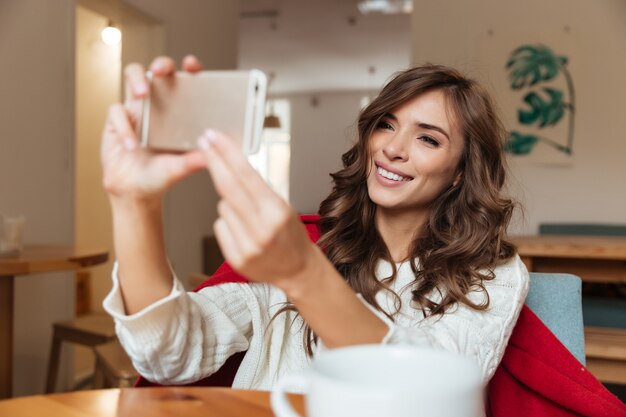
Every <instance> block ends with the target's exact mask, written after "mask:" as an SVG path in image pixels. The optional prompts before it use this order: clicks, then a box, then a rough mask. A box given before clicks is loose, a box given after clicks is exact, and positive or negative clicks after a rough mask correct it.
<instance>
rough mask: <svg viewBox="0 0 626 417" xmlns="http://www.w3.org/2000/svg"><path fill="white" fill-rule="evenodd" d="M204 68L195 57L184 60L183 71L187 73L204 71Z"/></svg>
mask: <svg viewBox="0 0 626 417" xmlns="http://www.w3.org/2000/svg"><path fill="white" fill-rule="evenodd" d="M203 69H204V66H203V65H202V63H201V62H200V60H199V59H198V58H196V56H195V55H187V56H185V57H184V58H183V70H185V71H187V72H198V71H202V70H203Z"/></svg>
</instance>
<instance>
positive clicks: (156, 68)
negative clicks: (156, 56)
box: [152, 61, 165, 72]
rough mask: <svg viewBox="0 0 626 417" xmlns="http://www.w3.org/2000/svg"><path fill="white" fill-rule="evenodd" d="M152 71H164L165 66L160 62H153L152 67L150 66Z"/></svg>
mask: <svg viewBox="0 0 626 417" xmlns="http://www.w3.org/2000/svg"><path fill="white" fill-rule="evenodd" d="M152 71H156V72H161V71H165V64H164V63H163V62H161V61H158V62H155V63H154V65H152Z"/></svg>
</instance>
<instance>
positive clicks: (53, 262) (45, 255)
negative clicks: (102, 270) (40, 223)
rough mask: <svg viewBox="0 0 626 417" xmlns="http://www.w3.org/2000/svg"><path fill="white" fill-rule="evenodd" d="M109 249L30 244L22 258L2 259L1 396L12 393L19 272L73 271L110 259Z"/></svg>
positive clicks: (0, 273)
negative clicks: (16, 280) (15, 307)
mask: <svg viewBox="0 0 626 417" xmlns="http://www.w3.org/2000/svg"><path fill="white" fill-rule="evenodd" d="M108 259H109V254H108V253H107V252H106V251H98V250H93V251H90V250H82V249H77V248H73V247H68V246H50V245H48V246H43V245H41V246H26V247H25V248H24V250H23V252H22V254H21V255H20V257H19V258H0V399H2V398H8V397H10V396H11V383H12V378H13V288H14V282H15V278H16V277H17V276H19V275H26V274H35V273H40V272H58V271H73V270H77V269H80V268H85V267H88V266H92V265H98V264H101V263H104V262H106V261H107V260H108Z"/></svg>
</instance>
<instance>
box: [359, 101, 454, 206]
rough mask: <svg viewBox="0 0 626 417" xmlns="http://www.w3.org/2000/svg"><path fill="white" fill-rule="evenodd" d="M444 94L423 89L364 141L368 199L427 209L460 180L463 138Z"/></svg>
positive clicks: (386, 116) (378, 202)
mask: <svg viewBox="0 0 626 417" xmlns="http://www.w3.org/2000/svg"><path fill="white" fill-rule="evenodd" d="M452 117H453V116H452V114H449V112H448V111H447V108H446V101H445V97H444V95H443V93H442V92H441V91H438V90H434V91H429V92H426V93H424V94H422V95H420V96H418V97H416V98H414V99H412V100H410V101H408V102H406V103H404V104H402V105H400V106H399V107H397V108H395V109H393V110H392V111H391V112H390V113H388V114H387V115H385V117H383V119H382V120H381V122H380V123H379V125H378V126H377V127H376V129H375V131H374V133H373V134H372V136H371V137H370V139H369V142H368V151H369V155H370V164H371V167H370V168H371V170H370V174H369V176H368V178H367V190H368V193H369V197H370V199H371V200H372V201H373V202H374V203H375V204H376V205H377V206H378V207H380V208H385V209H390V210H402V211H406V210H415V211H416V212H420V211H424V210H428V206H429V205H430V203H431V202H432V201H433V200H435V199H436V198H437V197H438V196H439V195H440V194H441V193H442V192H443V191H444V190H446V189H447V188H449V187H450V186H452V185H456V183H457V182H458V181H459V180H460V177H461V174H460V173H459V172H458V171H457V167H458V165H459V160H460V159H461V153H462V151H463V146H464V139H463V136H462V135H461V133H460V132H459V131H458V130H457V128H456V123H455V120H452V119H451V118H452Z"/></svg>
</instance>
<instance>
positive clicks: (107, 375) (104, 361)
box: [93, 340, 139, 388]
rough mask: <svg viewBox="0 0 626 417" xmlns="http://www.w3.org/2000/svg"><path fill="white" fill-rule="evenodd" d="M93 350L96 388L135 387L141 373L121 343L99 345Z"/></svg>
mask: <svg viewBox="0 0 626 417" xmlns="http://www.w3.org/2000/svg"><path fill="white" fill-rule="evenodd" d="M93 350H94V353H95V355H96V370H95V372H94V384H93V385H94V388H125V387H132V386H133V383H134V382H135V380H136V379H137V377H139V373H138V372H137V371H136V370H135V368H134V367H133V363H132V362H131V360H130V358H129V357H128V355H127V354H126V351H124V348H123V347H122V345H120V342H119V341H117V340H115V341H113V342H109V343H104V344H102V345H98V346H96V347H95V348H94V349H93Z"/></svg>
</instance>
